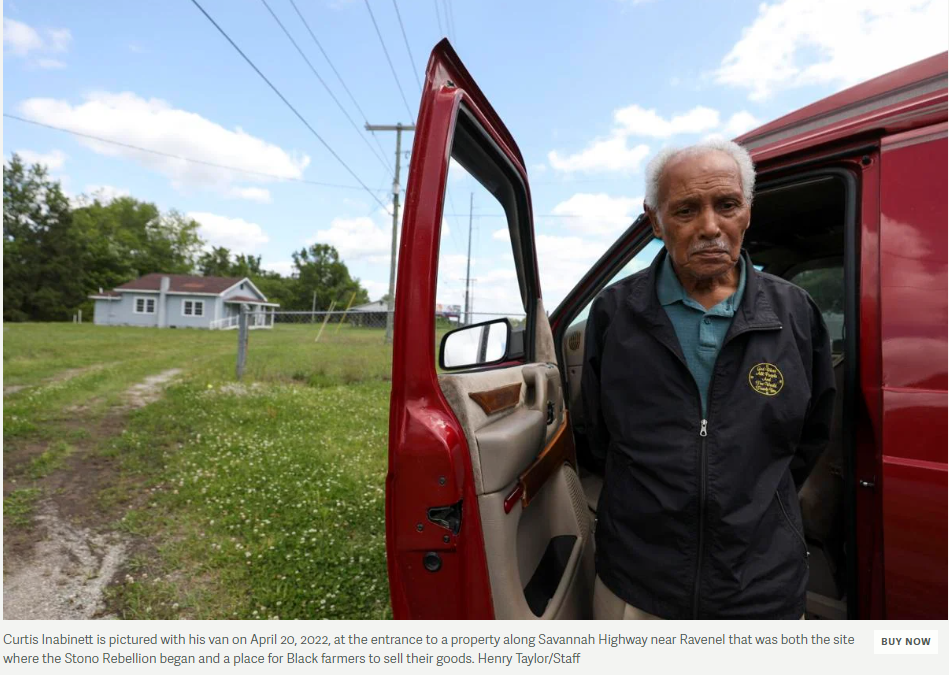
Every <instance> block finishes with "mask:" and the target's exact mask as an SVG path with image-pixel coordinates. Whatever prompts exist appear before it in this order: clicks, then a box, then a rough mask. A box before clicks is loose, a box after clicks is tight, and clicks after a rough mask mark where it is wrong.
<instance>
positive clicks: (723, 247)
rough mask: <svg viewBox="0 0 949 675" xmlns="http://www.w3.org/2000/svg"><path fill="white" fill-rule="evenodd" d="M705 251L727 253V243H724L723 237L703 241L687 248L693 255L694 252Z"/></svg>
mask: <svg viewBox="0 0 949 675" xmlns="http://www.w3.org/2000/svg"><path fill="white" fill-rule="evenodd" d="M705 251H717V252H718V253H728V244H727V243H725V240H723V239H716V240H714V241H708V242H703V243H701V244H699V245H698V246H693V247H692V248H690V249H689V255H694V254H696V253H703V252H705Z"/></svg>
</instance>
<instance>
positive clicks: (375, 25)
mask: <svg viewBox="0 0 949 675" xmlns="http://www.w3.org/2000/svg"><path fill="white" fill-rule="evenodd" d="M364 1H365V3H366V9H368V10H369V18H370V19H372V25H373V27H375V29H376V35H378V36H379V44H381V45H382V53H383V54H385V55H386V61H388V62H389V69H390V70H392V77H394V78H395V83H396V86H398V87H399V93H400V94H401V95H402V102H403V103H404V104H405V109H406V111H408V113H409V120H411V121H412V122H414V121H415V115H413V114H412V107H411V106H410V105H409V101H408V99H407V98H405V91H403V89H402V83H401V82H399V76H398V75H396V74H395V66H393V65H392V59H390V58H389V50H388V49H386V43H385V41H384V40H383V39H382V33H381V32H380V30H379V24H377V23H376V17H375V15H374V14H373V13H372V7H370V6H369V0H364ZM192 2H194V0H192Z"/></svg>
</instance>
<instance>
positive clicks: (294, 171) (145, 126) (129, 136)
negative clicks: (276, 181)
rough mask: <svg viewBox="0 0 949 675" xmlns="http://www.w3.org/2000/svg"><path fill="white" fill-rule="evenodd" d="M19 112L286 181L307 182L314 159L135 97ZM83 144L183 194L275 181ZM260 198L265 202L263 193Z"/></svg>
mask: <svg viewBox="0 0 949 675" xmlns="http://www.w3.org/2000/svg"><path fill="white" fill-rule="evenodd" d="M19 110H20V112H21V113H23V115H24V116H26V117H29V118H30V119H34V120H37V121H39V122H42V123H44V124H51V125H54V126H60V127H66V128H68V129H71V130H74V131H79V132H82V133H86V134H91V135H94V136H102V137H104V138H109V139H113V140H116V141H119V142H123V143H129V144H132V145H136V146H140V147H144V148H149V149H152V150H158V151H161V152H165V153H169V154H173V155H180V156H184V157H194V158H199V159H202V160H205V161H208V162H213V163H215V164H224V165H227V166H233V167H236V168H238V169H244V170H248V171H260V172H263V173H268V174H274V175H277V176H281V177H286V178H300V177H302V175H303V170H304V168H306V166H307V165H308V164H309V163H310V158H309V157H308V156H306V155H303V154H296V153H290V152H287V151H286V150H284V149H282V148H280V147H279V146H277V145H274V144H272V143H268V142H266V141H264V140H263V139H260V138H257V137H255V136H251V135H250V134H248V133H246V132H244V131H243V130H242V129H241V128H240V127H237V128H235V129H234V130H233V131H232V130H230V129H226V128H224V127H222V126H221V125H219V124H216V123H214V122H212V121H210V120H208V119H206V118H204V117H202V116H201V115H198V114H196V113H192V112H188V111H186V110H181V109H178V108H173V107H171V105H170V104H169V103H167V102H165V101H162V100H160V99H154V98H153V99H144V98H141V97H139V96H137V95H135V94H133V93H131V92H125V93H121V94H111V93H103V92H99V93H93V94H91V95H89V96H88V97H87V98H86V100H85V102H83V103H81V104H77V105H72V104H70V103H69V102H68V101H65V100H57V99H51V98H32V99H28V100H26V101H24V102H23V103H22V104H20V106H19ZM78 142H80V143H82V144H83V145H85V146H87V147H89V148H91V149H92V150H93V151H95V152H97V153H99V154H102V155H107V156H111V157H122V158H125V159H130V160H132V161H135V162H137V163H138V164H140V165H142V166H144V167H147V168H149V169H152V170H155V171H158V172H160V173H162V174H164V175H165V176H167V177H168V178H169V179H170V180H171V184H172V185H173V186H174V187H176V188H178V189H185V188H190V187H194V186H197V187H203V188H207V189H213V190H216V191H218V192H220V193H223V194H225V195H227V194H228V193H229V192H230V189H231V188H232V186H233V184H234V183H240V182H245V183H246V182H248V181H249V180H253V181H254V182H268V181H269V180H270V179H268V178H266V177H260V178H257V177H254V178H249V177H248V175H247V174H244V173H241V172H238V171H231V170H229V169H219V168H217V167H213V166H206V165H203V164H195V163H192V162H185V161H182V160H179V159H173V158H170V157H161V156H158V155H153V154H150V153H145V152H140V151H137V150H132V149H130V148H123V147H119V146H115V145H110V144H106V143H100V142H98V141H94V140H89V139H79V141H78ZM256 196H257V197H260V196H261V193H257V195H256Z"/></svg>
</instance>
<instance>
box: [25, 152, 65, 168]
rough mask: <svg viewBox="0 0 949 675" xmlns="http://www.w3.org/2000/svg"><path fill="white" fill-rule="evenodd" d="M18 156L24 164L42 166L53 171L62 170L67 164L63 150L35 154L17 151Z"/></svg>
mask: <svg viewBox="0 0 949 675" xmlns="http://www.w3.org/2000/svg"><path fill="white" fill-rule="evenodd" d="M16 154H17V155H19V156H20V159H22V160H23V163H24V164H27V165H31V164H42V165H43V166H45V167H46V168H47V169H49V170H51V171H56V170H57V169H62V168H63V164H65V163H66V153H64V152H63V151H62V150H51V151H50V152H46V153H43V152H35V151H33V150H17V151H16Z"/></svg>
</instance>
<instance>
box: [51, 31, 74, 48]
mask: <svg viewBox="0 0 949 675" xmlns="http://www.w3.org/2000/svg"><path fill="white" fill-rule="evenodd" d="M46 36H47V37H48V38H49V49H50V51H53V52H64V51H66V50H67V49H68V48H69V43H70V42H72V33H70V32H69V29H68V28H51V29H49V30H47V31H46Z"/></svg>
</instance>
